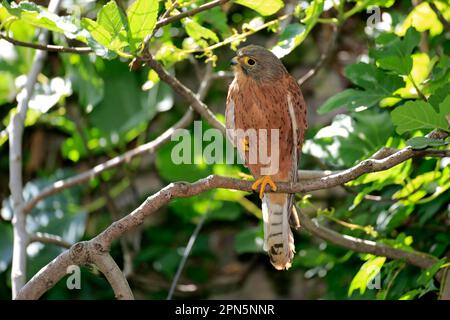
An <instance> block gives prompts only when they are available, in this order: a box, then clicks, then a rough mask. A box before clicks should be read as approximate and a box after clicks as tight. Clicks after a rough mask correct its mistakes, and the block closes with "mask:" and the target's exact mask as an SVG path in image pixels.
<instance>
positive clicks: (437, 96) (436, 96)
mask: <svg viewBox="0 0 450 320" xmlns="http://www.w3.org/2000/svg"><path fill="white" fill-rule="evenodd" d="M449 93H450V82H449V83H447V84H446V85H444V86H442V87H439V88H437V89H436V91H435V92H434V93H433V94H432V95H431V96H430V97H429V98H428V103H430V104H431V105H432V106H433V108H434V110H436V111H437V112H439V105H440V104H441V103H442V102H443V101H444V100H445V98H447V97H448V96H449Z"/></svg>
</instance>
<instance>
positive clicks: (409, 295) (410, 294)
mask: <svg viewBox="0 0 450 320" xmlns="http://www.w3.org/2000/svg"><path fill="white" fill-rule="evenodd" d="M422 291H423V290H422V289H414V290H410V291H408V292H406V293H405V294H403V295H402V296H401V297H400V298H399V299H398V300H412V299H414V298H415V297H417V296H418V295H419V294H421V293H422Z"/></svg>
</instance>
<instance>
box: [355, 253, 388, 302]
mask: <svg viewBox="0 0 450 320" xmlns="http://www.w3.org/2000/svg"><path fill="white" fill-rule="evenodd" d="M385 261H386V257H376V256H373V257H372V258H370V259H369V260H368V261H367V262H365V263H364V264H363V265H362V266H361V268H360V269H359V271H358V273H357V274H356V275H355V276H354V277H353V280H352V282H351V284H350V288H349V289H348V296H351V295H352V293H353V291H355V290H356V289H359V292H360V294H364V292H365V291H366V288H367V285H368V284H370V281H372V280H373V279H374V278H375V277H376V276H377V274H379V273H380V270H381V268H382V267H383V264H384V262H385Z"/></svg>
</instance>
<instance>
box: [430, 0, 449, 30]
mask: <svg viewBox="0 0 450 320" xmlns="http://www.w3.org/2000/svg"><path fill="white" fill-rule="evenodd" d="M427 3H428V4H429V5H430V7H431V9H432V10H433V11H434V13H436V15H437V17H438V19H439V21H440V22H441V23H442V24H443V25H444V27H445V30H450V22H448V20H447V19H446V18H445V17H444V15H443V14H442V12H441V11H440V10H439V9H438V7H436V4H435V3H434V2H433V1H428V2H427Z"/></svg>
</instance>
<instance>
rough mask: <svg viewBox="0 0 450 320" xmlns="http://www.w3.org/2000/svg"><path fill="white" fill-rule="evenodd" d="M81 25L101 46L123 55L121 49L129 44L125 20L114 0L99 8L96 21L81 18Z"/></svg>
mask: <svg viewBox="0 0 450 320" xmlns="http://www.w3.org/2000/svg"><path fill="white" fill-rule="evenodd" d="M81 25H82V26H83V27H84V28H86V30H88V31H89V33H90V34H91V35H92V37H93V38H94V39H95V41H97V42H98V43H99V44H101V45H102V46H103V47H105V48H108V49H110V50H112V51H114V52H116V53H118V54H119V55H124V53H123V52H122V50H123V49H124V48H125V47H127V46H128V45H129V43H128V39H127V35H126V27H127V21H126V19H125V16H124V14H123V12H122V11H121V10H120V8H119V7H118V6H117V4H116V2H115V1H110V2H108V3H107V4H106V5H104V6H103V7H102V8H101V9H100V11H99V13H98V16H97V21H93V20H91V19H89V18H83V19H82V20H81ZM88 44H90V43H89V41H88ZM91 47H92V46H91ZM93 49H95V48H93Z"/></svg>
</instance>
